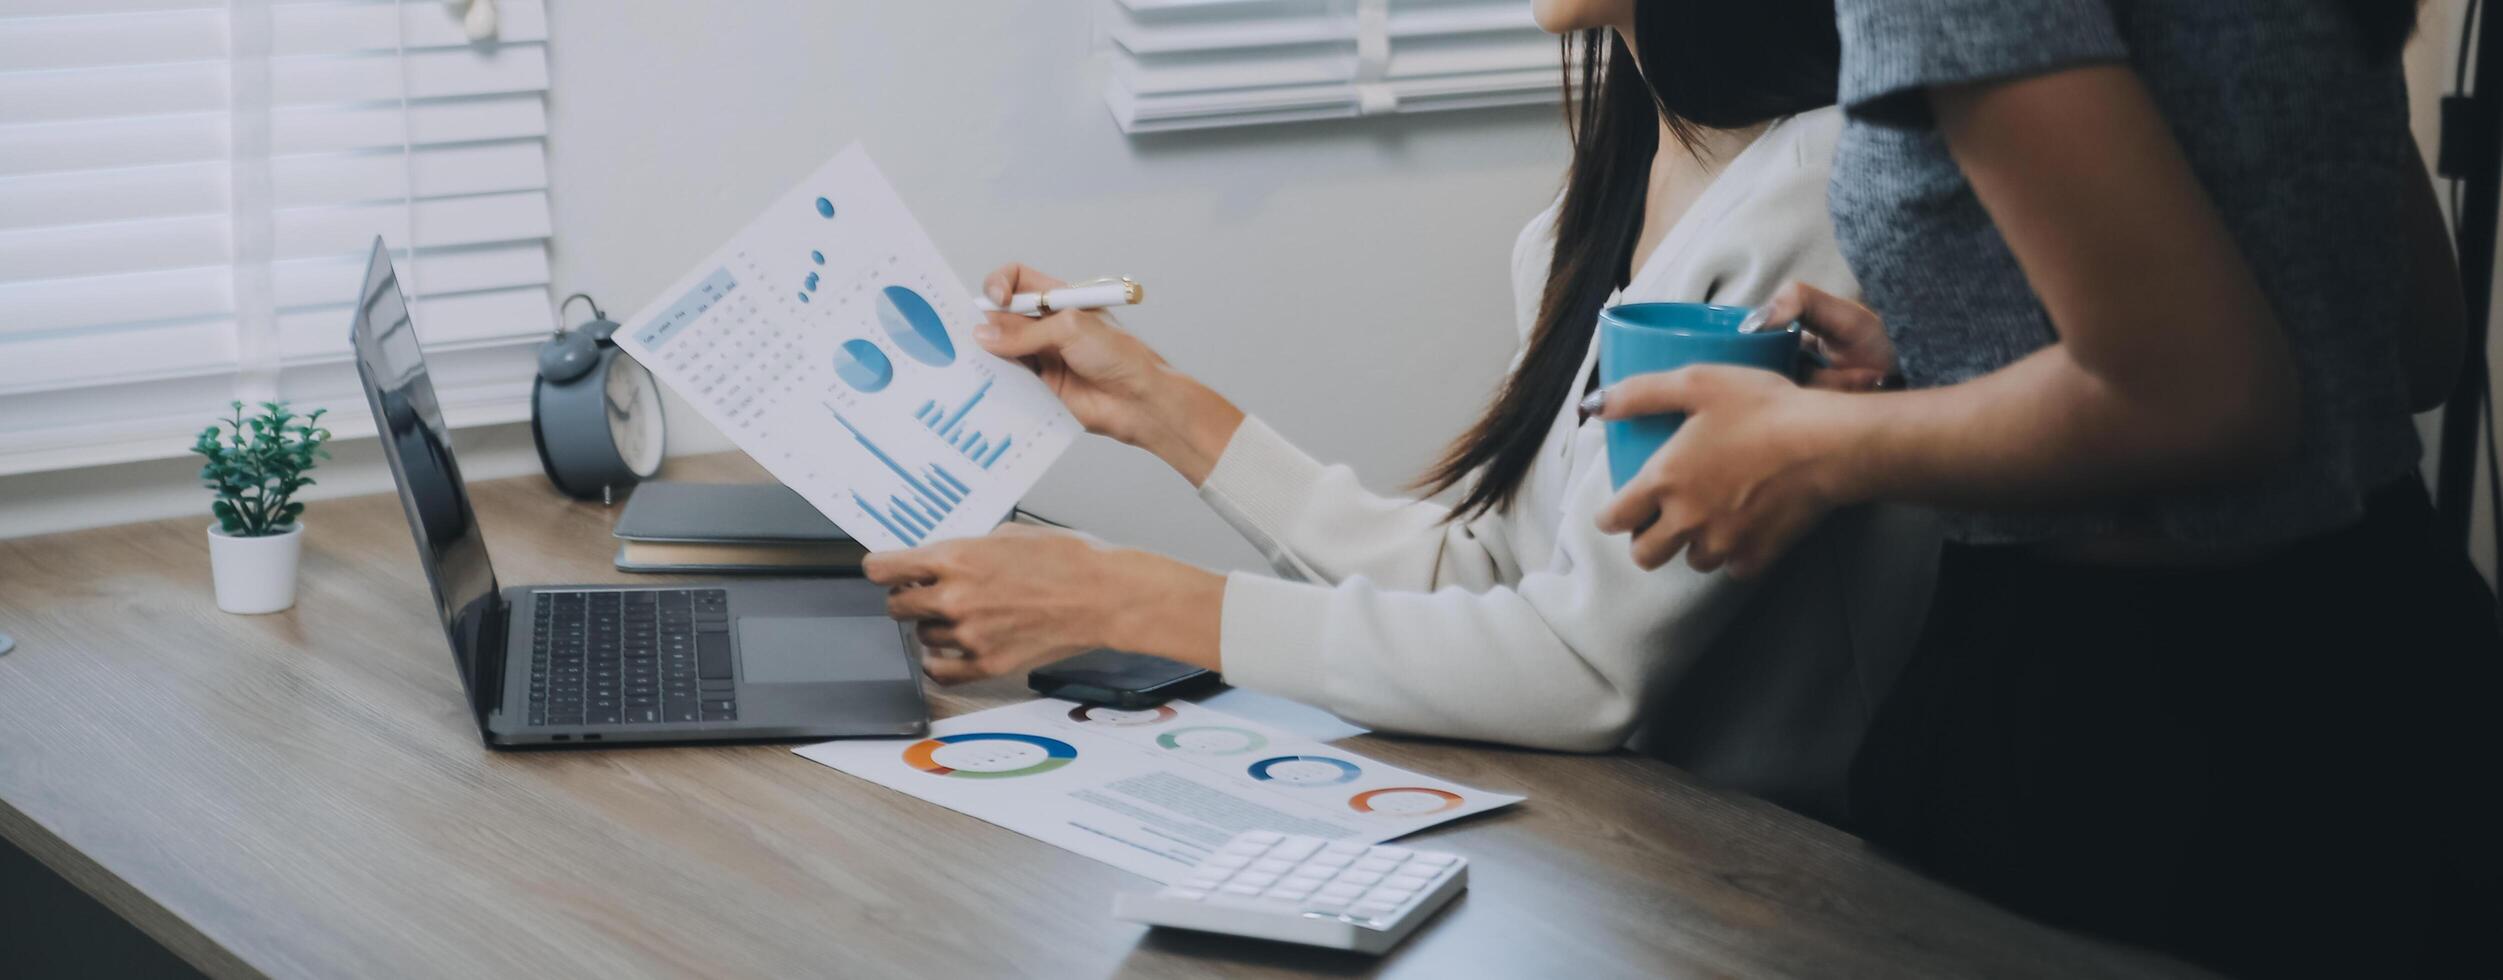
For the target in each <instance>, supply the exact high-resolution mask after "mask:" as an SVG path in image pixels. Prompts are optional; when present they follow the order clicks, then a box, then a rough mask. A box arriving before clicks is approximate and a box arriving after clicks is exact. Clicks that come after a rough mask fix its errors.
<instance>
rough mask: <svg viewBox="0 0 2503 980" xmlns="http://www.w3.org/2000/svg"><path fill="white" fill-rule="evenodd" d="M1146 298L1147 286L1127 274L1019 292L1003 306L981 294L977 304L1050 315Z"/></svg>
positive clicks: (997, 309) (997, 310)
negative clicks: (1055, 287)
mask: <svg viewBox="0 0 2503 980" xmlns="http://www.w3.org/2000/svg"><path fill="white" fill-rule="evenodd" d="M1146 298H1147V287H1145V286H1141V285H1139V281H1138V280H1136V279H1132V278H1130V277H1128V276H1121V277H1118V278H1107V279H1089V280H1087V281H1085V282H1073V283H1070V284H1068V285H1066V286H1062V287H1060V288H1059V289H1050V290H1045V291H1043V292H1039V293H1018V294H1017V295H1015V296H1011V297H1008V305H1006V306H1000V305H997V304H994V303H992V302H991V301H990V300H989V299H988V298H978V299H976V300H975V302H974V305H975V306H977V307H980V308H981V309H982V312H985V313H1002V312H1005V313H1022V314H1024V315H1026V316H1050V315H1051V314H1054V313H1058V312H1060V311H1062V310H1101V309H1106V308H1109V307H1115V306H1135V305H1137V304H1138V303H1139V302H1140V301H1142V300H1145V299H1146Z"/></svg>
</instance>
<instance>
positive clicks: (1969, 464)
mask: <svg viewBox="0 0 2503 980" xmlns="http://www.w3.org/2000/svg"><path fill="white" fill-rule="evenodd" d="M1827 397H1828V398H1830V399H1833V400H1834V402H1833V404H1832V405H1830V406H1829V410H1828V412H1827V414H1828V416H1829V417H1830V418H1831V419H1832V420H1833V422H1834V424H1835V431H1834V434H1833V438H1834V440H1835V441H1834V444H1833V448H1832V450H1831V451H1830V453H1829V457H1830V458H1831V459H1833V460H1834V464H1833V466H1832V467H1831V468H1830V470H1829V473H1828V481H1829V482H1828V483H1827V486H1828V488H1829V490H1831V492H1832V493H1833V495H1834V497H1835V498H1836V500H1837V501H1838V502H1842V503H1856V502H1861V501H1868V500H1902V501H1914V502H1920V503H1926V504H1931V505H1936V506H1943V507H1954V508H1966V509H1978V510H2025V509H2035V508H2046V507H2059V506H2064V505H2070V504H2076V503H2081V502H2087V501H2093V500H2109V499H2113V498H2115V497H2127V496H2129V495H2133V494H2138V493H2145V492H2153V491H2162V490H2167V489H2172V488H2176V487H2181V486H2186V485H2196V484H2199V483H2204V482H2209V481H2212V480H2215V479H2219V478H2222V477H2226V476H2231V475H2237V474H2240V473H2244V472H2248V471H2250V470H2251V469H2252V468H2255V467H2257V466H2260V465H2264V464H2265V463H2266V462H2268V461H2271V460H2274V459H2276V458H2278V457H2279V456H2280V455H2281V454H2282V453H2283V452H2284V451H2285V448H2286V447H2285V446H2284V445H2283V444H2282V442H2281V440H2280V439H2279V438H2278V433H2276V432H2274V431H2272V430H2271V429H2270V428H2269V427H2257V428H2254V427H2251V426H2246V425H2243V424H2241V422H2240V421H2239V420H2236V419H2232V418H2224V419H2218V418H2208V419H2201V418H2198V417H2196V415H2197V414H2198V413H2196V412H2193V411H2186V410H2183V409H2181V408H2178V407H2175V406H2172V405H2169V404H2167V403H2166V402H2165V401H2163V400H2162V399H2160V398H2154V397H2149V396H2147V395H2144V394H2140V393H2133V392H2131V391H2129V390H2126V389H2125V388H2124V387H2122V386H2120V385H2117V384H2115V383H2113V382H2112V381H2110V380H2108V379H2105V378H2102V377H2099V376H2097V375H2096V374H2094V373H2093V372H2091V371H2089V370H2087V369H2086V368H2085V367H2083V366H2082V365H2080V364H2078V363H2077V361H2076V360H2074V359H2073V358H2072V357H2070V352H2069V350H2068V349H2067V348H2066V347H2065V346H2063V345H2058V344H2055V345H2053V346H2051V347H2048V348H2045V349H2043V350H2041V351H2038V352H2036V353H2034V354H2033V355H2031V356H2029V357H2026V358H2024V359H2023V360H2020V361H2018V362H2017V363H2015V364H2011V365H2009V366H2008V367H2006V368H2003V369H2001V370H1999V371H1996V372H1993V373H1991V374H1989V375H1985V376H1983V377H1980V378H1976V379H1974V380H1972V381H1969V382H1966V383H1964V384H1959V385H1953V386H1949V387H1944V388H1935V389H1929V390H1925V391H1914V392H1901V393H1892V394H1883V395H1845V394H1829V395H1828V396H1827Z"/></svg>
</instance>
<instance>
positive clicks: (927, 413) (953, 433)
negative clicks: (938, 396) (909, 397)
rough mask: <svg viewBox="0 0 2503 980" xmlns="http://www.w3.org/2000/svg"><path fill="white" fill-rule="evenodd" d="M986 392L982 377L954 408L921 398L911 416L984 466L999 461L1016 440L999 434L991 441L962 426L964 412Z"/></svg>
mask: <svg viewBox="0 0 2503 980" xmlns="http://www.w3.org/2000/svg"><path fill="white" fill-rule="evenodd" d="M990 393H991V381H990V379H987V378H986V379H983V382H982V387H979V388H976V389H974V390H973V395H972V397H969V398H967V399H965V400H964V402H963V403H962V404H959V405H957V406H956V407H955V408H952V409H946V408H940V407H939V403H938V402H937V401H936V400H932V401H925V402H922V403H921V408H920V410H919V411H916V412H914V413H913V418H914V419H916V420H918V421H920V422H921V424H923V425H925V426H928V427H929V428H930V431H931V432H934V433H937V434H938V437H939V439H940V440H942V441H944V442H946V443H947V445H948V448H950V449H954V450H956V451H957V452H959V453H963V454H964V456H965V458H966V459H969V460H972V461H973V463H974V465H976V466H979V467H982V468H983V469H986V470H987V469H990V468H991V464H993V463H996V462H999V458H1000V457H1002V456H1005V455H1007V454H1008V446H1009V444H1010V443H1011V442H1014V441H1016V440H1014V439H1013V438H1011V437H1008V436H1001V437H1000V438H999V441H997V442H993V441H992V440H991V437H989V436H986V435H984V434H982V433H980V432H977V431H974V430H971V429H968V428H966V427H965V416H966V415H967V414H969V413H971V412H972V411H973V407H974V406H975V405H979V404H982V396H984V395H987V394H990Z"/></svg>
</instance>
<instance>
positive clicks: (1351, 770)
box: [1246, 755, 1364, 786]
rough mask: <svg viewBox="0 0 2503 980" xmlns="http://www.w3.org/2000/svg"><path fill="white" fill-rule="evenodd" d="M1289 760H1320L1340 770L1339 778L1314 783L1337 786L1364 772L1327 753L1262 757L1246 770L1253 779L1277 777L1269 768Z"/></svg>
mask: <svg viewBox="0 0 2503 980" xmlns="http://www.w3.org/2000/svg"><path fill="white" fill-rule="evenodd" d="M1289 762H1318V763H1321V764H1322V765H1325V766H1330V767H1333V768H1335V769H1337V770H1338V778H1337V779H1333V780H1330V781H1329V782H1326V783H1317V784H1313V785H1319V786H1335V785H1338V784H1340V783H1352V782H1355V781H1356V777H1357V776H1359V775H1362V774H1363V772H1364V770H1362V769H1358V768H1356V764H1355V763H1352V762H1349V761H1347V760H1345V759H1333V758H1330V757H1329V756H1326V755H1281V756H1273V757H1271V758H1267V759H1262V760H1260V761H1258V762H1255V763H1252V764H1251V768H1250V769H1248V770H1246V771H1248V772H1250V773H1251V777H1252V778H1253V779H1262V780H1269V779H1276V778H1277V777H1275V776H1272V775H1269V770H1270V769H1272V768H1275V767H1277V766H1282V765H1285V764H1287V763H1289Z"/></svg>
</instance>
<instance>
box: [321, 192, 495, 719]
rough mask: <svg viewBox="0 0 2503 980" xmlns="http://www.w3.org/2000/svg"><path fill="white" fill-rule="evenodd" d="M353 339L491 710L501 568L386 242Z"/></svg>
mask: <svg viewBox="0 0 2503 980" xmlns="http://www.w3.org/2000/svg"><path fill="white" fill-rule="evenodd" d="M349 339H350V343H351V344H353V345H354V347H355V348H356V367H357V373H358V374H359V375H361V376H362V377H363V378H364V381H365V399H366V402H367V403H368V405H369V406H370V407H371V408H372V409H373V413H374V431H375V434H376V435H377V436H378V437H379V438H380V439H381V440H382V449H383V456H384V457H385V458H386V459H388V460H390V462H391V475H392V478H393V479H394V480H396V481H398V483H399V485H400V503H401V504H402V505H403V506H405V507H406V508H407V509H408V523H409V529H410V530H411V531H413V532H415V534H416V537H417V559H418V561H419V562H420V563H422V564H424V565H425V568H426V580H427V582H428V584H430V585H432V586H433V587H434V595H435V611H436V612H437V613H438V614H440V615H441V616H442V618H443V631H444V635H445V637H446V638H447V639H449V640H450V641H451V643H452V653H453V656H454V657H455V658H456V659H457V660H458V661H459V664H460V670H461V681H462V683H463V684H464V685H466V686H467V688H468V690H469V695H470V700H471V707H472V709H473V710H475V711H477V712H478V713H479V714H481V715H482V716H483V715H484V714H485V713H486V710H487V709H486V707H485V706H486V705H487V704H488V703H489V699H491V698H492V697H493V696H494V689H495V686H496V685H495V684H493V683H492V681H493V680H494V676H493V675H492V674H487V673H484V671H486V670H487V669H488V668H492V667H496V666H499V665H497V664H492V663H482V662H481V661H483V660H485V659H487V658H485V657H483V656H482V655H481V651H482V650H483V649H486V644H487V643H495V642H500V641H501V640H502V637H500V636H482V635H481V632H482V631H483V630H485V629H486V628H488V627H489V626H490V625H491V624H494V623H495V622H497V619H498V617H496V616H494V615H492V613H494V612H495V611H496V609H495V606H496V582H495V567H494V566H493V565H492V564H490V563H489V562H488V561H487V541H486V538H485V536H483V535H481V534H480V533H479V531H478V520H477V513H476V512H475V511H474V510H472V509H471V508H470V504H469V491H468V489H467V488H466V486H465V485H464V484H462V482H461V468H460V464H459V463H457V462H455V461H454V460H453V458H452V434H451V432H450V430H448V429H446V428H445V427H444V424H443V407H442V405H441V404H440V403H439V402H437V401H436V400H435V387H434V383H433V382H432V381H430V380H428V378H427V376H426V357H425V355H424V353H423V352H421V351H419V350H418V346H417V331H416V325H415V324H414V323H412V322H411V321H410V319H409V309H408V300H407V298H406V297H404V296H402V295H401V293H400V282H399V277H398V276H397V275H396V274H395V273H394V272H393V271H392V268H391V253H390V252H389V251H388V250H387V249H385V248H384V247H383V243H382V240H381V239H379V238H377V239H375V240H374V251H373V257H372V258H371V259H369V260H367V264H366V266H365V288H364V291H363V294H362V295H360V296H359V297H358V298H357V304H356V317H355V321H354V323H353V325H352V326H350V328H349ZM482 641H483V642H482Z"/></svg>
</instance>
